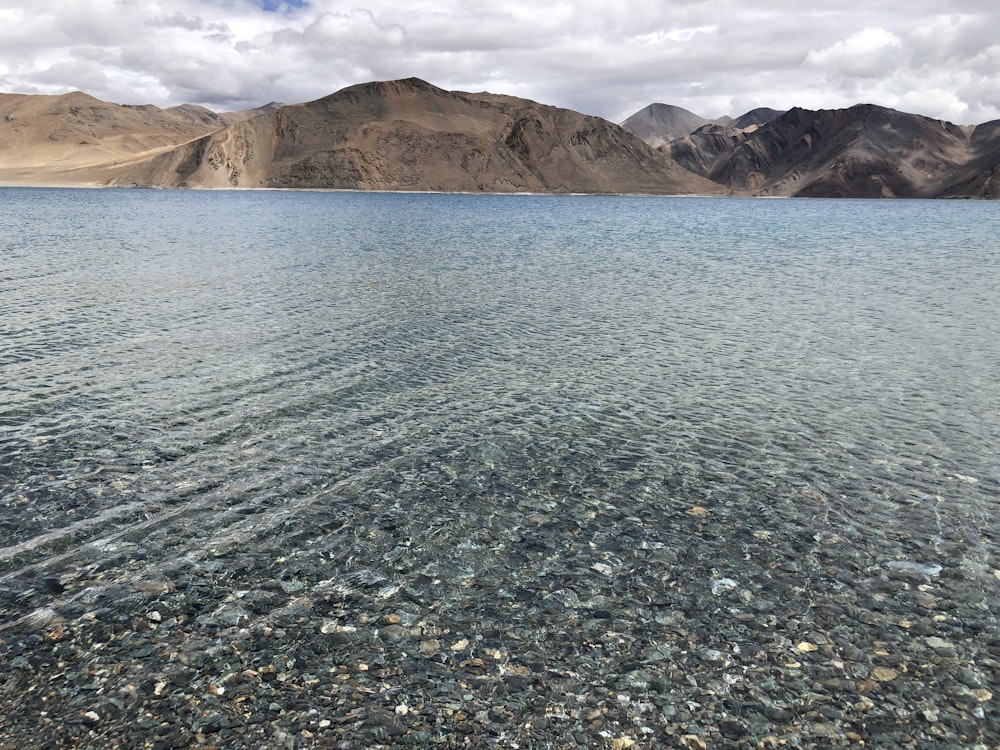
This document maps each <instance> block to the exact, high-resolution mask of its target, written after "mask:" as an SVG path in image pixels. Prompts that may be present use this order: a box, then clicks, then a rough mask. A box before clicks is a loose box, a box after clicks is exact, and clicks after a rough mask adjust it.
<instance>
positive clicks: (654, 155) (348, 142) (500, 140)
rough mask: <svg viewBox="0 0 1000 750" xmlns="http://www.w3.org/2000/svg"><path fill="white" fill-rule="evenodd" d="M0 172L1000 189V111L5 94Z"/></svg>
mask: <svg viewBox="0 0 1000 750" xmlns="http://www.w3.org/2000/svg"><path fill="white" fill-rule="evenodd" d="M688 128H690V129H689V130H688ZM685 130H687V132H686V133H685V132H683V131H685ZM629 131H631V132H629ZM643 133H645V142H643V140H642V138H640V137H639V136H640V135H641V134H643ZM677 133H680V135H677ZM654 146H655V147H654ZM0 184H7V185H24V184H40V185H45V184H63V185H114V186H124V185H129V186H132V185H134V186H152V187H239V188H248V187H249V188H255V187H273V188H334V189H353V190H427V191H460V192H547V193H570V192H580V193H652V194H705V195H722V194H731V195H764V196H812V197H910V198H930V197H977V198H997V197H1000V121H997V122H992V123H984V124H982V125H979V126H974V127H973V126H958V125H954V124H951V123H947V122H943V121H941V120H934V119H931V118H927V117H923V116H920V115H912V114H907V113H903V112H897V111H896V110H892V109H888V108H885V107H878V106H876V105H870V104H862V105H856V106H854V107H850V108H847V109H840V110H817V111H811V110H805V109H801V108H794V109H792V110H789V111H787V112H784V113H782V112H779V111H777V110H771V109H767V108H759V109H755V110H751V111H750V112H748V113H745V114H744V115H742V116H740V117H737V118H729V117H726V118H721V119H719V120H714V121H712V120H707V119H706V118H701V117H699V116H698V115H695V114H694V113H691V112H689V111H687V110H684V109H682V108H679V107H671V106H669V105H660V104H657V105H650V106H649V107H646V108H644V109H643V110H640V112H637V113H636V115H633V116H632V117H630V118H628V119H627V120H626V121H625V122H623V123H622V126H621V127H620V126H618V125H614V124H613V123H610V122H608V121H607V120H603V119H601V118H598V117H592V116H588V115H583V114H581V113H579V112H573V111H571V110H566V109H560V108H557V107H552V106H548V105H544V104H540V103H538V102H533V101H529V100H526V99H519V98H516V97H512V96H505V95H499V94H489V93H466V92H456V91H445V90H443V89H440V88H437V87H435V86H433V85H431V84H429V83H427V82H425V81H421V80H419V79H412V78H411V79H403V80H399V81H381V82H372V83H367V84H359V85H356V86H350V87H347V88H345V89H342V90H341V91H338V92H336V93H334V94H331V95H329V96H326V97H322V98H321V99H317V100H315V101H312V102H305V103H302V104H296V105H288V106H283V105H279V104H276V103H272V104H269V105H266V106H265V107H261V108H259V109H255V110H247V111H243V112H233V113H221V114H219V113H215V112H212V111H211V110H208V109H206V108H204V107H199V106H196V105H189V104H186V105H181V106H178V107H170V108H167V109H160V108H157V107H154V106H152V105H117V104H111V103H108V102H101V101H99V100H97V99H95V98H93V97H90V96H88V95H86V94H83V93H80V92H74V93H71V94H66V95H62V96H33V95H20V94H0Z"/></svg>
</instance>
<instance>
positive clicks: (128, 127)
mask: <svg viewBox="0 0 1000 750" xmlns="http://www.w3.org/2000/svg"><path fill="white" fill-rule="evenodd" d="M189 107H191V105H185V107H174V108H171V109H168V110H163V109H159V108H157V107H153V106H151V105H147V106H140V107H127V106H121V105H118V104H110V103H108V102H103V101H100V100H99V99H95V98H94V97H92V96H89V95H87V94H83V93H80V92H78V91H77V92H73V93H70V94H63V95H60V96H38V95H27V94H0V182H24V181H29V182H35V183H49V182H56V183H77V182H87V181H89V177H88V175H84V173H89V172H90V171H91V170H92V169H94V168H95V167H99V166H100V165H107V164H109V163H114V162H115V161H116V160H123V159H128V158H131V157H133V156H135V155H136V154H144V153H149V152H150V151H155V150H157V149H163V148H169V147H172V146H176V145H177V144H179V143H183V142H185V141H188V140H190V139H192V138H197V137H199V136H202V135H204V134H205V133H208V132H211V131H212V130H215V129H218V128H219V127H222V125H221V124H220V123H218V122H216V121H215V120H214V119H213V118H212V117H211V116H209V115H208V114H205V115H201V114H200V110H201V109H202V108H191V109H186V108H189ZM194 110H199V115H198V116H196V115H195V114H194ZM204 112H205V113H208V112H209V111H208V110H204ZM80 175H83V176H80Z"/></svg>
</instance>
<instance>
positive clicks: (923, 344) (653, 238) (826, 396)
mask: <svg viewBox="0 0 1000 750" xmlns="http://www.w3.org/2000/svg"><path fill="white" fill-rule="evenodd" d="M997 237H1000V213H998V212H997V207H996V206H995V205H994V204H992V203H980V202H975V203H973V202H961V203H959V202H933V203H930V202H921V201H912V202H889V201H870V202H865V201H798V200H780V201H778V200H770V201H769V200H735V199H700V198H685V199H678V198H640V197H538V196H459V195H392V194H351V193H322V192H310V193H293V192H161V191H113V190H102V191H86V190H22V189H6V190H2V191H0V577H2V578H3V580H4V581H6V582H7V584H8V585H9V586H13V582H15V581H25V580H34V579H37V578H38V577H41V576H66V575H67V574H72V575H75V576H77V577H78V578H79V581H78V582H77V584H75V585H76V588H75V589H73V591H75V592H77V593H75V594H72V595H74V596H78V597H79V596H84V597H85V594H82V593H80V592H84V591H87V590H88V589H87V586H88V585H90V586H91V587H92V588H93V587H98V586H99V585H101V584H100V581H99V580H98V579H100V580H106V579H108V577H109V575H110V574H109V573H108V571H111V572H112V573H114V576H116V580H118V581H120V580H127V579H145V578H149V579H161V578H167V579H175V578H180V577H184V576H198V575H202V574H205V571H209V572H214V573H215V574H218V571H219V570H220V568H219V561H220V560H221V561H222V565H223V568H222V570H223V571H226V570H228V568H226V567H225V566H226V565H228V564H229V563H228V562H227V561H231V560H232V559H234V556H241V559H243V560H244V563H243V567H242V568H240V570H243V571H244V573H242V575H244V576H246V577H247V580H244V581H243V583H241V584H240V586H242V587H243V588H246V587H248V586H249V587H252V586H253V585H254V580H255V579H254V576H255V575H257V574H253V573H246V572H245V571H246V570H254V569H256V568H255V566H257V568H260V569H265V568H266V569H267V570H270V571H272V572H271V573H268V575H275V576H277V575H278V574H279V572H275V571H276V570H278V569H275V568H274V566H275V565H277V563H276V562H275V561H276V560H280V561H281V564H280V565H279V569H280V574H281V575H283V576H285V577H288V576H292V577H297V579H300V580H301V581H302V582H303V584H304V585H305V587H306V589H305V590H306V591H307V592H308V591H309V590H310V587H315V586H317V585H319V582H321V581H327V582H329V581H330V580H342V581H349V580H354V581H355V584H356V588H357V589H358V590H359V591H361V592H362V593H361V595H363V597H367V599H365V601H366V602H367V603H366V604H359V605H357V606H359V607H360V608H362V609H364V608H366V607H368V608H370V609H372V610H373V612H375V611H376V610H377V609H381V610H382V611H395V610H396V609H398V608H402V609H406V608H407V607H410V608H413V609H415V610H417V611H416V612H415V616H419V617H425V618H426V617H434V618H437V620H436V621H437V622H439V623H440V624H443V625H447V624H448V623H449V622H450V621H451V619H456V618H457V619H458V620H460V619H462V617H464V615H460V614H457V613H459V612H461V611H464V610H469V611H473V610H474V611H475V616H476V617H477V618H478V619H479V621H481V622H485V623H487V624H491V626H493V627H500V628H501V629H511V632H514V631H516V629H517V628H528V629H531V631H532V632H533V633H535V635H532V636H530V637H529V636H525V637H526V638H528V640H531V638H535V639H536V640H538V641H539V642H541V641H544V639H545V637H546V634H547V633H548V634H549V635H551V632H552V629H553V628H558V627H560V625H559V624H558V619H559V618H554V617H546V614H545V609H544V607H542V608H541V609H539V607H540V606H541V604H540V602H543V601H544V600H546V598H548V600H551V599H552V598H553V597H555V598H556V599H558V600H559V601H560V602H561V606H572V607H585V606H590V607H591V608H597V609H604V608H613V609H615V610H616V612H617V613H618V614H621V613H625V614H622V615H621V616H622V617H623V618H624V619H623V620H622V622H629V620H628V617H627V616H626V615H627V613H629V612H631V613H633V615H634V617H633V619H634V620H635V621H636V622H638V621H639V620H641V619H642V618H644V617H648V618H649V619H650V621H652V619H653V618H655V616H656V606H655V604H656V602H657V601H661V602H662V601H664V599H663V597H667V598H670V601H671V605H670V606H671V607H673V608H675V609H676V608H681V609H683V608H684V606H685V603H684V602H685V599H684V597H685V596H687V595H689V596H690V602H691V607H692V608H695V609H697V608H698V607H704V606H707V605H703V604H698V603H697V602H700V601H701V599H699V598H698V597H700V596H702V595H703V594H707V595H708V597H709V598H708V600H707V601H716V600H718V599H719V597H720V596H722V595H723V594H720V587H721V590H722V591H723V592H724V591H725V590H727V589H728V588H729V584H730V583H732V584H734V585H735V588H734V595H735V594H738V593H739V592H745V594H744V598H743V599H742V600H734V601H736V602H737V604H739V605H740V606H744V607H745V608H747V609H748V611H751V612H752V611H754V610H753V607H752V606H751V599H754V601H763V600H766V601H767V602H769V603H770V607H771V610H772V615H771V616H773V615H774V614H776V615H777V617H778V619H779V620H783V619H785V618H786V617H789V616H791V615H789V613H793V612H794V613H798V615H797V616H799V617H800V618H801V617H806V615H805V614H804V613H807V612H808V611H809V609H810V607H812V606H815V603H816V601H817V597H819V598H822V597H824V596H841V594H835V593H828V594H824V593H823V592H824V591H825V592H842V591H844V590H848V591H850V592H852V596H853V597H855V598H854V599H852V600H851V601H852V602H870V601H872V597H875V599H878V598H879V597H880V596H882V597H883V598H884V591H885V586H886V585H889V586H890V588H891V585H892V582H893V581H894V580H897V579H898V578H899V577H900V576H902V577H903V578H904V579H905V578H906V576H911V577H913V578H914V579H915V580H913V581H911V582H912V583H913V586H914V589H915V587H916V586H917V584H918V583H919V584H923V585H925V586H927V587H931V588H933V594H934V596H937V597H939V599H938V601H939V603H940V607H939V608H936V609H935V608H932V609H927V608H926V607H925V608H924V609H921V608H920V606H918V604H916V603H914V602H913V601H912V600H911V599H909V598H907V597H908V596H909V595H908V594H903V593H898V592H897V593H891V594H890V598H892V600H893V603H892V606H890V607H889V609H891V610H892V611H893V612H894V613H895V615H894V616H896V617H898V618H909V619H911V620H916V619H919V618H921V617H923V618H926V619H927V620H928V622H930V621H931V618H932V617H933V616H934V614H939V613H940V612H939V610H940V611H943V612H945V613H950V614H949V616H961V617H963V618H965V619H966V620H968V619H969V618H970V617H974V618H979V620H980V621H981V622H985V623H992V625H990V627H993V628H994V629H995V625H996V609H997V600H998V596H997V594H998V585H1000V580H998V577H1000V574H997V573H995V572H994V571H996V570H998V569H1000V559H998V557H997V552H998V547H1000V539H998V527H1000V524H998V515H1000V513H998V511H1000V505H998V496H1000V459H998V456H1000V246H998V243H997V239H996V238H997ZM296 561H297V562H296ZM88 566H90V567H88ZM247 566H249V568H248V567H247ZM282 566H283V567H282ZM289 566H297V567H289ZM908 566H909V567H908ZM94 570H99V571H102V572H100V573H97V572H93V571H94ZM80 571H91V572H90V573H87V574H84V573H81V572H80ZM88 575H90V576H91V577H92V578H93V580H91V581H88V578H87V576H88ZM232 575H234V576H237V577H238V575H237V573H232ZM260 575H263V574H260ZM345 576H346V578H345ZM350 576H355V578H354V579H352V578H350ZM357 576H360V577H361V578H357ZM258 577H260V576H258ZM359 580H363V581H366V582H368V583H371V582H373V581H374V582H377V584H378V585H377V586H375V587H374V588H366V587H365V586H363V585H361V584H360V583H357V581H359ZM723 580H726V581H727V582H725V583H722V584H720V583H719V582H720V581H723ZM713 582H714V583H713ZM886 582H888V584H887V583H886ZM905 583H906V581H905V580H904V584H905ZM344 585H347V584H346V583H345V584H344ZM678 585H679V588H678ZM234 586H235V584H234ZM873 587H874V588H873ZM713 588H714V589H715V598H714V599H713V598H712V597H713V595H712V593H711V592H712V590H713ZM905 588H907V589H909V586H908V585H906V586H905ZM875 590H878V591H882V592H883V593H882V594H874V593H872V592H873V591H875ZM400 592H402V593H400ZM406 592H409V594H407V595H406V596H404V594H406ZM526 592H528V593H526ZM567 592H569V593H567ZM39 596H41V595H39ZM62 596H63V597H64V600H65V601H64V602H63V603H66V602H67V601H71V593H66V594H63V595H62ZM421 596H425V597H426V598H425V599H424V601H426V602H430V601H433V602H435V605H434V612H433V613H431V612H429V611H428V610H427V608H426V607H425V608H424V609H421V608H420V606H418V605H417V604H414V602H415V601H417V600H419V599H420V597H421ZM407 597H408V598H407ZM671 597H672V598H671ZM740 601H742V604H740ZM567 602H569V604H567ZM775 602H777V604H775ZM949 602H950V604H949ZM42 603H44V602H43V601H42V600H41V599H40V598H38V597H36V598H35V599H34V600H32V601H31V602H30V606H33V607H37V606H41V604H42ZM502 603H506V606H501V604H502ZM58 605H59V602H56V604H55V605H53V606H56V607H57V608H58ZM25 606H27V605H18V604H17V603H16V602H15V600H14V599H10V600H8V601H7V602H6V603H5V604H4V606H3V610H2V613H3V618H2V619H3V621H5V622H7V623H13V622H17V621H19V620H18V618H21V617H23V616H24V615H25V613H26V611H27V610H26V609H25ZM886 606H888V605H886ZM28 608H29V609H30V607H28ZM956 608H958V609H957V610H956ZM764 609H765V608H764V607H761V612H762V611H763V610H764ZM956 611H957V613H958V614H957V615H956ZM449 612H452V614H451V615H449V614H448V613H449ZM550 614H551V613H550ZM255 616H256V615H255ZM761 616H763V615H761ZM260 617H262V618H266V617H267V614H266V613H264V614H261V615H260ZM806 619H808V617H806ZM484 627H485V626H484ZM622 627H627V626H622ZM814 627H818V625H815V623H814ZM789 637H793V636H792V635H789ZM984 648H985V647H984Z"/></svg>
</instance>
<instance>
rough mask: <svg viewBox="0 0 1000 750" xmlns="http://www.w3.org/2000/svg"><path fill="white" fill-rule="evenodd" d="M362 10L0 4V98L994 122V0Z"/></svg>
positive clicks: (998, 18) (291, 1)
mask: <svg viewBox="0 0 1000 750" xmlns="http://www.w3.org/2000/svg"><path fill="white" fill-rule="evenodd" d="M358 2H359V5H354V4H352V3H346V2H341V1H340V0H311V2H309V3H308V4H306V3H304V2H303V1H302V0H280V1H279V0H142V1H141V2H140V1H139V0H90V2H88V3H83V2H72V3H70V2H67V1H66V0H0V90H4V91H25V92H45V93H57V92H60V91H68V90H72V89H84V90H87V91H88V92H89V93H92V94H94V95H95V96H98V97H100V98H104V99H109V100H112V101H119V102H123V103H139V102H145V101H150V102H152V103H155V104H160V105H171V104H177V103H180V102H183V101H192V102H195V103H199V104H205V105H207V106H210V107H213V108H215V109H235V108H242V107H247V106H254V105H258V104H262V103H265V102H267V101H271V100H278V101H285V102H296V101H304V100H308V99H313V98H317V97H320V96H324V95H326V94H328V93H331V92H332V91H335V90H337V89H339V88H341V87H343V86H347V85H350V84H352V83H359V82H362V81H365V80H373V79H382V78H400V77H406V76H419V77H422V78H425V79H427V80H429V81H431V82H432V83H435V84H437V85H439V86H443V87H445V88H459V89H465V90H484V89H486V90H492V91H497V92H501V93H510V94H515V95H519V96H526V97H529V98H532V99H536V100H538V101H542V102H546V103H550V104H555V105H558V106H564V107H570V108H573V109H577V110H581V111H584V112H588V113H593V114H599V115H602V116H604V117H608V118H609V119H612V120H619V121H620V120H621V119H624V118H625V117H626V116H628V115H629V114H631V113H632V112H634V111H636V110H637V109H639V108H641V107H643V106H645V105H647V104H649V103H650V102H653V101H662V102H668V103H672V104H678V105H680V106H684V107H687V108H688V109H691V110H692V111H694V112H698V113H699V114H703V115H705V116H709V117H715V116H718V115H721V114H740V113H742V112H743V111H746V110H747V109H750V108H752V107H755V106H772V107H776V108H787V107H791V106H794V105H800V106H806V107H812V108H820V107H840V106H849V105H851V104H854V103H856V102H858V101H873V102H874V103H877V104H885V105H887V106H896V107H899V108H905V109H907V110H908V111H917V112H921V113H924V114H928V115H932V116H935V117H943V118H947V119H957V120H959V121H962V122H977V121H983V120H985V119H991V118H994V117H1000V93H998V84H997V76H996V72H995V71H996V70H997V69H998V62H1000V48H998V46H997V43H996V40H995V30H996V29H997V28H1000V6H997V4H996V3H995V2H994V1H993V0H952V1H951V2H949V3H947V5H946V9H945V10H946V12H942V4H941V3H940V2H938V0H910V2H908V3H906V4H903V3H902V2H895V0H890V1H889V2H885V3H867V2H866V3H859V2H850V1H849V0H846V1H845V0H743V1H742V2H737V0H714V2H712V3H708V2H703V1H702V0H672V1H671V2H668V3H664V2H662V1H661V0H620V1H619V2H618V3H615V4H611V3H607V2H605V0H600V1H598V0H561V1H558V2H553V3H537V2H527V0H508V2H506V3H503V4H490V5H480V4H474V3H469V2H465V1H464V0H435V2H430V0H412V1H411V2H405V3H404V2H402V0H358ZM268 9H270V10H268Z"/></svg>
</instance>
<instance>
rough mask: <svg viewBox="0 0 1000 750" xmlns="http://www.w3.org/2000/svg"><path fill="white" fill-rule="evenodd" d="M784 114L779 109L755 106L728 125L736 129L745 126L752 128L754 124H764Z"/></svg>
mask: <svg viewBox="0 0 1000 750" xmlns="http://www.w3.org/2000/svg"><path fill="white" fill-rule="evenodd" d="M783 114H784V112H782V111H781V110H780V109H771V108H770V107H757V108H756V109H751V110H750V111H749V112H746V113H744V114H742V115H740V116H739V117H737V118H736V119H735V120H733V122H732V124H731V125H729V127H730V128H736V129H737V130H746V129H747V128H752V127H753V126H755V125H765V124H767V123H769V122H771V121H772V120H776V119H778V118H779V117H781V116H782V115H783Z"/></svg>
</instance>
